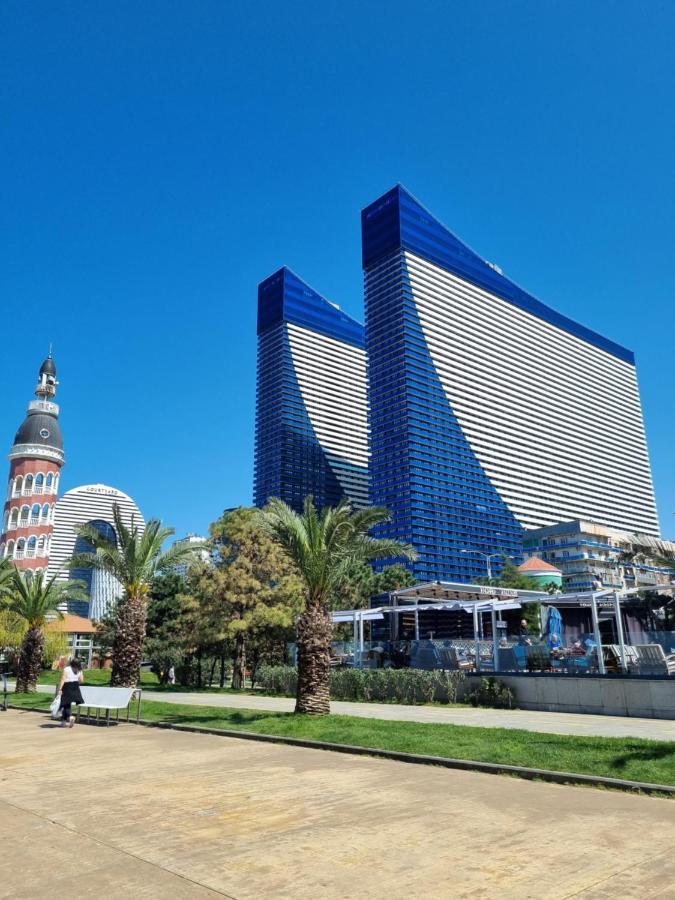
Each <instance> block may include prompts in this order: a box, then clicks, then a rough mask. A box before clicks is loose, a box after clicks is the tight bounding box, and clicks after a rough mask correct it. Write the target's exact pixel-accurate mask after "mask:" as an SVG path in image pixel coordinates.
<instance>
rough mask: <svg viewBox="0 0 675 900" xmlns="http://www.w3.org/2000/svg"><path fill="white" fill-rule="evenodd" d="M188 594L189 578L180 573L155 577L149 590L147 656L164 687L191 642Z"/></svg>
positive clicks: (167, 573) (166, 573)
mask: <svg viewBox="0 0 675 900" xmlns="http://www.w3.org/2000/svg"><path fill="white" fill-rule="evenodd" d="M185 594H186V583H185V578H183V576H182V575H179V574H178V573H177V572H165V573H162V574H160V575H157V576H155V578H154V579H153V581H152V584H151V585H150V590H149V591H148V618H147V625H146V637H145V656H146V658H147V659H149V660H150V662H151V663H152V667H153V670H154V672H155V673H156V675H157V677H158V678H159V680H160V683H162V684H166V682H167V681H168V676H169V669H170V668H171V667H172V666H174V667H175V668H178V667H179V665H180V664H181V662H182V660H183V657H184V656H185V652H186V649H187V646H188V643H189V637H190V632H191V621H192V620H191V616H190V610H189V607H188V605H187V603H186V597H185Z"/></svg>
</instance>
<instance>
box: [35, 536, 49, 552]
mask: <svg viewBox="0 0 675 900" xmlns="http://www.w3.org/2000/svg"><path fill="white" fill-rule="evenodd" d="M37 555H38V556H40V557H43V556H46V555H47V536H46V535H44V534H43V535H42V536H41V537H40V538H39V539H38V545H37Z"/></svg>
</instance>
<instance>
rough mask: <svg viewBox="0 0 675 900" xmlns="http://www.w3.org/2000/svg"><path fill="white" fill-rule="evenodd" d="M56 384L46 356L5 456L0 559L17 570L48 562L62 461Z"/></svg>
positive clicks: (48, 358)
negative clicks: (6, 475) (6, 472)
mask: <svg viewBox="0 0 675 900" xmlns="http://www.w3.org/2000/svg"><path fill="white" fill-rule="evenodd" d="M57 386H58V381H57V380H56V366H55V364H54V360H53V359H52V355H51V352H50V354H49V356H48V357H47V359H46V360H45V361H44V362H43V363H42V365H41V366H40V371H39V373H38V383H37V385H36V387H35V396H36V397H37V399H36V400H31V402H30V403H29V404H28V411H27V414H26V418H25V419H24V421H23V422H22V424H21V426H20V427H19V430H18V431H17V433H16V436H15V438H14V443H13V445H12V449H11V450H10V453H9V463H10V465H9V482H8V489H7V500H6V502H5V509H4V517H3V526H2V536H1V537H0V556H4V557H9V558H10V559H11V560H12V561H13V562H14V564H15V565H16V566H17V567H18V568H19V569H32V570H33V571H35V570H44V569H46V568H47V563H48V561H49V553H50V546H51V538H52V531H53V522H54V503H55V501H56V494H57V491H58V487H59V477H60V472H61V466H62V465H63V460H64V457H63V438H62V437H61V428H60V426H59V407H58V405H57V404H56V403H54V396H55V394H56V388H57Z"/></svg>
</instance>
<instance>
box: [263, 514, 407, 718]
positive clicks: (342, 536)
mask: <svg viewBox="0 0 675 900" xmlns="http://www.w3.org/2000/svg"><path fill="white" fill-rule="evenodd" d="M260 518H261V521H262V522H263V523H264V526H265V528H266V530H267V531H268V533H269V534H270V535H271V536H272V537H273V538H274V540H275V541H276V542H277V543H278V544H279V546H280V547H282V548H283V550H284V551H285V552H286V554H287V555H288V557H289V558H290V559H291V560H292V561H293V563H294V565H295V567H296V569H297V571H298V572H299V573H300V576H301V578H302V581H303V587H304V591H303V594H304V597H303V599H304V608H303V611H302V615H301V616H300V618H299V619H298V626H297V628H298V639H297V645H298V692H297V698H296V705H295V711H296V712H298V713H309V714H311V715H325V714H327V713H328V712H330V693H329V689H330V681H329V675H330V641H331V635H332V623H331V617H330V609H331V604H332V603H333V602H334V598H335V596H336V595H337V594H338V592H339V591H340V589H341V588H342V587H343V586H344V584H345V581H346V580H347V579H348V577H349V573H350V572H352V571H353V567H354V565H355V564H356V563H359V562H367V561H370V560H378V559H396V558H404V559H414V558H415V552H414V550H413V548H412V547H410V546H409V545H408V544H401V543H399V542H398V541H392V540H386V539H377V538H374V537H372V536H371V535H370V534H369V532H370V530H371V529H372V528H373V527H374V526H376V525H379V524H380V523H382V522H385V521H387V520H388V518H389V516H388V513H387V510H385V509H384V508H382V507H376V506H373V507H369V508H367V509H360V510H356V511H353V510H352V508H351V506H350V504H349V503H348V502H346V501H343V502H342V503H340V504H338V506H337V507H335V508H331V507H327V508H326V509H323V510H321V512H318V511H317V509H316V507H315V506H314V502H313V500H312V498H311V497H307V499H306V500H305V504H304V509H303V512H302V514H301V515H299V514H298V513H296V512H294V511H293V510H292V509H291V508H290V507H289V506H287V504H285V503H284V502H283V501H281V500H279V499H276V498H275V499H272V500H271V501H270V502H269V504H268V506H267V507H266V508H265V509H264V510H263V511H262V512H261V513H260Z"/></svg>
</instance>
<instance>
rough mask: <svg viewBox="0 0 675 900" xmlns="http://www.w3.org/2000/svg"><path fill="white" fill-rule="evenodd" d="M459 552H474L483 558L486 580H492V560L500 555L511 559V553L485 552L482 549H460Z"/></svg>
mask: <svg viewBox="0 0 675 900" xmlns="http://www.w3.org/2000/svg"><path fill="white" fill-rule="evenodd" d="M459 552H460V553H475V554H477V555H478V556H482V557H483V559H484V560H485V566H486V568H487V577H488V581H491V580H492V560H493V559H499V557H500V556H508V557H509V559H511V555H510V554H508V553H485V552H484V551H483V550H460V551H459Z"/></svg>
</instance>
